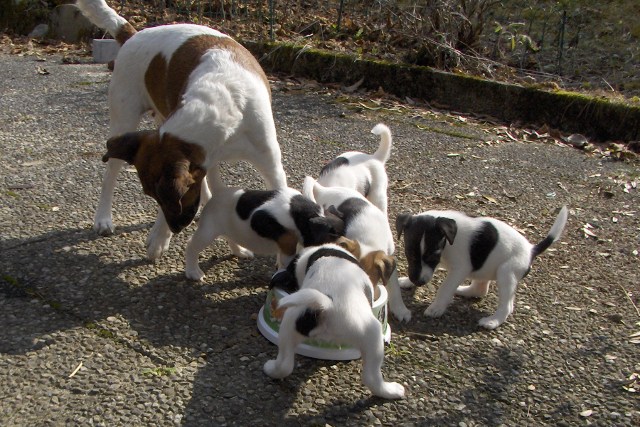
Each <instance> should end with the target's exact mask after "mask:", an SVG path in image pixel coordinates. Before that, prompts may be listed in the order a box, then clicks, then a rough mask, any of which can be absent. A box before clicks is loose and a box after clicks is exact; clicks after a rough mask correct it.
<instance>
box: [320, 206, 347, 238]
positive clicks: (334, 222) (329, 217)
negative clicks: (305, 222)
mask: <svg viewBox="0 0 640 427" xmlns="http://www.w3.org/2000/svg"><path fill="white" fill-rule="evenodd" d="M324 218H325V220H326V221H327V223H328V224H329V225H330V226H331V228H332V229H333V232H334V233H335V234H336V235H337V236H343V235H344V220H343V219H342V218H341V217H340V216H339V215H334V214H333V213H331V212H330V211H327V212H325V216H324Z"/></svg>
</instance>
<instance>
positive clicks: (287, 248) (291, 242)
mask: <svg viewBox="0 0 640 427" xmlns="http://www.w3.org/2000/svg"><path fill="white" fill-rule="evenodd" d="M297 246H298V237H297V236H296V234H295V233H294V232H292V231H289V232H287V233H285V234H283V235H282V236H280V238H279V239H278V248H279V249H280V252H282V253H283V254H285V255H287V256H291V255H294V254H295V253H296V248H297Z"/></svg>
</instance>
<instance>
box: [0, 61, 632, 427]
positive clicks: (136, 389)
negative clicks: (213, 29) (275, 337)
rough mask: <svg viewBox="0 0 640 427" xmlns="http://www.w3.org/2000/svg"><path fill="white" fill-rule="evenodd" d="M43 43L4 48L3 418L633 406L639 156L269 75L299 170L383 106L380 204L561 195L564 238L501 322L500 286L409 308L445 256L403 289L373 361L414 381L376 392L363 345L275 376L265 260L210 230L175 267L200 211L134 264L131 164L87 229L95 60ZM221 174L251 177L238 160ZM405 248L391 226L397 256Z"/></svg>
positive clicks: (428, 294)
mask: <svg viewBox="0 0 640 427" xmlns="http://www.w3.org/2000/svg"><path fill="white" fill-rule="evenodd" d="M44 59H45V62H39V61H37V60H36V59H35V58H33V57H17V56H7V55H0V75H2V76H3V78H2V79H0V99H1V102H0V153H1V155H0V233H1V236H0V251H1V257H0V274H1V281H0V283H1V286H0V325H2V327H0V372H1V374H0V379H1V381H0V401H1V402H2V404H1V405H0V424H1V425H30V426H31V425H62V424H73V425H141V424H154V425H273V424H275V423H276V422H278V423H280V424H282V423H284V424H291V425H299V424H304V425H309V424H318V425H325V424H329V425H345V424H350V425H375V424H384V425H392V424H394V425H395V424H401V425H429V424H437V425H457V426H474V425H501V424H504V425H518V426H522V425H545V424H546V425H584V424H598V425H638V423H640V412H639V408H640V405H639V399H638V396H639V395H638V394H637V390H638V389H640V384H639V382H640V380H639V379H637V378H636V379H635V380H634V378H635V377H634V374H636V375H637V374H638V373H640V360H639V359H638V343H637V342H635V343H634V342H633V341H634V340H637V338H635V339H634V338H632V337H631V336H632V334H634V333H637V332H638V331H640V316H639V314H638V311H637V308H636V307H635V306H634V302H635V303H637V301H638V296H639V295H640V286H639V283H640V269H638V250H639V249H640V211H638V210H637V209H638V206H640V200H639V199H640V194H639V192H638V190H637V189H634V188H633V187H631V186H630V184H629V183H630V182H631V181H633V180H634V179H635V180H638V177H639V175H640V170H639V168H638V166H637V165H634V164H629V163H622V162H613V161H610V160H605V159H601V158H598V157H595V156H594V157H588V156H586V155H585V154H584V153H582V152H580V151H578V150H574V149H572V148H568V147H566V146H557V145H545V144H540V143H524V142H516V141H512V142H509V143H500V144H489V143H486V142H483V140H489V139H491V133H492V131H491V130H487V129H486V128H485V127H483V126H480V125H478V124H474V123H471V121H470V120H465V119H464V118H456V116H455V115H443V114H433V113H431V112H429V111H426V110H420V109H418V108H413V109H410V110H409V109H401V110H400V111H395V112H394V111H389V110H388V109H387V110H385V109H381V110H378V111H372V110H369V109H354V108H351V107H350V106H349V105H348V103H345V102H339V99H338V97H337V95H336V93H335V91H333V90H331V89H325V88H320V87H317V86H314V85H305V84H302V85H301V84H295V82H291V81H289V82H288V83H287V82H284V83H283V82H275V83H274V114H275V116H276V123H277V127H278V132H279V138H280V142H281V144H282V149H283V156H284V163H285V169H286V170H287V173H288V174H289V180H290V185H291V186H294V187H299V186H300V184H301V182H302V179H303V177H304V175H305V174H312V175H317V173H318V171H319V169H320V167H321V166H322V165H323V164H324V163H325V162H326V161H328V160H330V159H331V158H333V157H334V156H335V155H336V154H338V153H340V152H343V151H346V150H351V149H358V150H364V151H368V152H372V151H373V150H375V148H376V147H377V144H378V141H377V139H376V138H375V137H374V136H373V135H371V134H370V133H369V130H370V129H371V128H372V127H373V126H374V125H375V124H376V123H378V122H381V121H382V122H385V123H387V124H388V125H389V126H390V128H391V130H392V132H393V133H394V151H393V154H392V156H391V159H390V161H389V163H388V172H389V177H390V189H389V193H390V206H389V211H390V216H391V219H392V220H393V219H394V218H395V216H396V215H397V214H398V213H400V212H402V211H406V210H410V211H413V212H418V211H420V210H426V209H432V208H437V209H445V208H452V209H460V210H464V211H466V212H467V213H470V214H474V215H480V214H487V215H493V216H497V217H500V218H502V219H505V220H506V221H508V222H510V223H512V224H514V225H516V226H517V227H518V228H519V229H521V230H523V232H524V233H525V234H526V235H527V236H529V237H530V238H531V240H534V241H537V240H539V239H541V238H542V237H543V236H544V235H545V234H546V232H547V231H548V229H549V228H550V226H551V224H552V222H553V219H554V218H555V213H556V209H557V208H558V207H559V206H561V205H562V204H568V205H569V207H570V212H571V214H570V219H569V224H568V226H567V229H566V231H565V235H564V237H563V239H562V241H561V242H559V243H558V244H556V245H555V246H554V247H553V248H552V250H550V251H548V252H546V253H545V254H544V255H543V256H542V257H540V258H539V259H538V260H537V261H536V263H535V264H534V266H533V269H532V272H531V273H530V274H529V276H527V277H526V278H525V280H524V281H523V282H521V286H520V288H519V291H518V295H517V299H516V310H515V313H514V314H513V315H512V317H510V318H509V320H508V322H507V323H505V324H504V325H502V326H501V327H500V328H499V329H497V330H496V331H492V332H488V331H485V330H482V329H480V328H479V327H478V326H477V321H478V319H479V318H481V317H483V316H485V315H487V314H488V313H490V312H492V311H493V310H494V308H495V306H496V302H497V298H496V295H495V292H492V293H491V294H490V295H489V296H488V297H487V298H485V299H484V300H462V299H456V300H455V301H454V303H453V304H452V306H451V307H450V308H449V310H448V311H447V312H446V313H445V315H444V316H443V317H442V318H440V319H435V320H434V319H427V318H425V317H424V315H423V314H422V312H423V311H424V309H425V308H426V307H427V305H428V303H429V301H430V300H432V299H433V296H434V292H435V286H437V284H438V283H440V282H441V281H442V279H443V277H444V274H443V272H439V273H437V274H436V276H435V278H434V281H433V285H429V286H425V287H422V288H419V289H414V290H407V291H404V298H405V301H406V302H407V305H408V307H409V308H410V309H411V310H412V312H413V319H412V320H411V321H410V322H409V323H407V324H399V323H398V322H396V321H391V326H392V330H393V334H392V340H391V345H389V346H387V350H386V359H385V366H384V368H383V374H384V375H385V377H386V378H387V379H388V380H391V381H398V382H401V383H403V384H404V385H405V387H406V389H407V392H408V396H407V398H406V399H405V400H401V401H392V402H389V401H384V400H382V399H379V398H374V397H371V396H370V394H369V392H368V390H366V389H365V388H364V387H363V386H362V384H361V382H360V378H359V375H360V362H359V361H353V362H330V361H319V360H314V359H308V358H304V357H298V358H297V366H296V369H295V370H294V372H293V374H292V375H291V376H289V377H288V378H286V379H284V380H279V381H274V380H271V379H270V378H268V377H266V376H265V375H264V374H263V373H262V365H263V363H264V362H265V361H266V360H268V359H269V358H272V357H274V356H275V354H276V352H277V349H276V347H275V346H274V345H272V344H271V343H269V342H268V341H267V340H266V339H264V338H263V337H262V336H261V335H260V333H259V332H258V331H257V328H256V315H257V313H258V310H259V309H260V306H261V305H262V303H263V302H264V298H265V294H266V286H267V283H268V279H269V277H270V274H271V273H272V271H273V263H274V258H257V259H254V260H239V259H236V258H235V257H233V256H231V255H230V252H229V250H228V249H227V247H226V245H224V244H222V243H217V244H216V245H215V246H214V247H212V248H211V249H209V250H207V251H206V253H204V254H203V255H201V262H202V266H203V270H205V272H206V273H207V280H206V282H205V283H193V282H189V281H187V280H185V279H184V276H183V251H184V247H185V243H186V239H187V238H188V236H189V235H190V234H191V233H192V232H193V227H194V226H193V225H192V226H190V227H189V228H188V229H187V230H186V231H185V232H183V233H181V234H180V235H178V236H176V237H175V238H174V240H173V242H172V245H171V248H170V250H169V252H168V253H167V254H165V255H164V257H163V258H162V259H160V260H159V261H158V262H156V263H154V264H152V263H149V262H147V261H146V260H145V247H144V241H145V237H146V234H147V232H148V230H149V228H150V226H151V224H152V221H153V219H154V213H155V205H154V203H153V202H152V201H151V199H150V198H148V197H144V196H143V195H142V192H141V188H140V184H139V182H138V180H137V176H136V174H135V173H134V172H133V171H132V170H128V171H127V172H125V173H123V174H122V175H121V185H119V186H118V187H117V190H116V206H115V213H114V221H115V223H116V226H117V227H118V228H117V232H116V234H115V235H113V236H112V237H107V238H103V237H98V236H96V235H95V233H94V232H93V231H92V229H91V225H92V218H93V213H94V209H95V206H96V204H97V200H98V196H99V187H100V181H101V176H102V172H103V171H104V165H103V164H102V162H101V161H100V157H101V155H102V154H103V150H104V141H105V139H106V135H107V127H108V112H107V105H106V92H107V84H108V80H109V73H108V72H107V70H106V67H104V66H103V65H92V64H78V65H63V64H62V63H61V60H60V57H57V56H47V57H44ZM47 73H48V74H47ZM147 123H148V122H147ZM230 175H231V176H230V177H229V179H230V181H234V182H239V183H241V184H242V185H247V186H252V187H255V186H258V185H260V184H259V182H258V181H257V179H256V175H255V173H254V172H253V170H252V169H251V168H249V167H247V166H246V165H243V164H240V165H238V166H236V167H233V168H232V169H231V171H230ZM625 185H626V187H625ZM586 224H591V226H592V227H591V228H587V230H588V232H589V233H591V234H592V236H589V235H588V234H586V233H585V227H587V225H586ZM402 253H403V252H402V246H401V244H398V254H399V262H400V269H401V271H404V268H405V265H406V264H405V262H404V256H403V255H402ZM627 292H628V293H627ZM634 387H635V388H634ZM634 390H635V392H634Z"/></svg>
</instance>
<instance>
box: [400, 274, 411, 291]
mask: <svg viewBox="0 0 640 427" xmlns="http://www.w3.org/2000/svg"><path fill="white" fill-rule="evenodd" d="M398 285H399V286H400V288H402V289H411V288H413V283H412V282H411V280H409V278H408V277H400V278H399V279H398Z"/></svg>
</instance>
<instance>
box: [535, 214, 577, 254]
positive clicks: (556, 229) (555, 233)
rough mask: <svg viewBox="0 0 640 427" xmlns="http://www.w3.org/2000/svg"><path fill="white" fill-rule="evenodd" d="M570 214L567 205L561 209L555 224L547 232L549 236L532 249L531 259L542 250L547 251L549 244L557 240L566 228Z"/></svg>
mask: <svg viewBox="0 0 640 427" xmlns="http://www.w3.org/2000/svg"><path fill="white" fill-rule="evenodd" d="M568 216H569V210H568V209H567V207H566V206H563V207H562V209H560V213H559V214H558V216H557V217H556V220H555V222H554V223H553V226H552V227H551V231H549V234H547V237H545V238H544V240H542V241H541V242H540V243H538V244H537V245H535V246H534V247H533V250H532V251H531V259H532V260H533V259H534V258H535V257H537V256H538V255H540V254H541V253H542V252H544V251H546V250H547V249H548V248H549V246H551V245H552V244H553V243H554V242H556V241H557V240H558V239H559V238H560V236H561V235H562V231H563V230H564V227H565V225H567V218H568Z"/></svg>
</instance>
